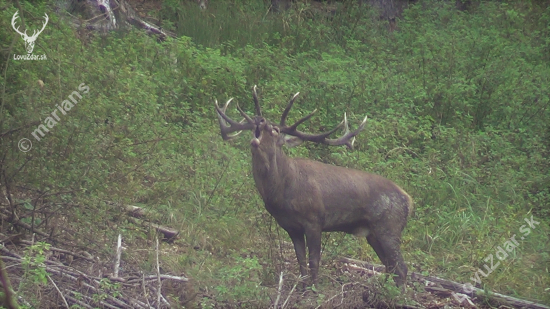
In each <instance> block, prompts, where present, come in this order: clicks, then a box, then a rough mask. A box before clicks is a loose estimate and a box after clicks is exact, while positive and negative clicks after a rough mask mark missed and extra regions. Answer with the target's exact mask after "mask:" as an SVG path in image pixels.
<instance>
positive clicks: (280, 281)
mask: <svg viewBox="0 0 550 309" xmlns="http://www.w3.org/2000/svg"><path fill="white" fill-rule="evenodd" d="M282 289H283V272H281V275H279V289H278V290H277V298H276V299H275V304H273V308H274V309H277V306H278V305H279V299H281V290H282Z"/></svg>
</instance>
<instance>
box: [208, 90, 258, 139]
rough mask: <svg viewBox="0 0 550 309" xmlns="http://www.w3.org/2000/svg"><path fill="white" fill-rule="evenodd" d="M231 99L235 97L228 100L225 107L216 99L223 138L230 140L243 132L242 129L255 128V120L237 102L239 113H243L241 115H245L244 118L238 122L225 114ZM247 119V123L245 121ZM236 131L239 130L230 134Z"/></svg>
mask: <svg viewBox="0 0 550 309" xmlns="http://www.w3.org/2000/svg"><path fill="white" fill-rule="evenodd" d="M231 100H233V98H231V99H229V100H227V102H225V105H224V106H223V108H220V106H219V105H218V100H216V111H217V112H218V113H217V114H218V120H219V122H220V130H221V133H222V138H223V139H224V140H230V139H232V138H234V137H236V136H237V135H239V134H241V132H242V131H245V130H253V129H254V122H253V121H252V118H250V117H249V116H248V115H247V114H245V113H244V112H243V110H242V109H241V108H240V107H239V105H238V104H237V109H238V110H239V113H241V115H242V116H243V117H244V118H243V120H241V121H240V122H237V121H235V120H233V119H231V118H229V117H228V116H227V115H226V114H225V111H226V110H227V107H228V106H229V103H231ZM245 120H246V121H247V122H246V123H244V121H245ZM236 131H238V132H237V133H235V134H233V135H229V134H230V133H233V132H236Z"/></svg>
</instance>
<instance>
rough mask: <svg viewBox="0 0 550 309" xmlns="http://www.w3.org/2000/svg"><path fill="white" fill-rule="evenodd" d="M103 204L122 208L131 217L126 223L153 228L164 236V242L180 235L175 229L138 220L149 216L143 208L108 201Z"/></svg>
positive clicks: (148, 212)
mask: <svg viewBox="0 0 550 309" xmlns="http://www.w3.org/2000/svg"><path fill="white" fill-rule="evenodd" d="M105 203H107V204H108V205H114V206H122V207H123V208H124V211H126V214H128V215H129V216H130V217H132V218H128V221H130V222H132V223H134V224H136V225H148V226H150V227H152V228H154V229H155V230H157V232H159V233H161V234H162V235H163V236H164V239H166V240H173V239H175V238H176V237H177V236H178V234H179V233H180V232H179V231H178V230H175V229H172V228H169V227H166V226H162V225H158V224H155V223H150V222H144V221H142V220H139V219H143V218H145V217H147V216H148V215H150V214H151V212H150V211H148V210H146V209H144V208H141V207H138V206H132V205H121V204H119V203H115V202H110V201H106V202H105Z"/></svg>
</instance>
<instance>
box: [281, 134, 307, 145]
mask: <svg viewBox="0 0 550 309" xmlns="http://www.w3.org/2000/svg"><path fill="white" fill-rule="evenodd" d="M303 142H304V141H303V140H302V139H301V138H299V137H296V136H292V135H285V137H284V144H285V145H286V146H287V147H289V148H292V147H296V146H299V145H301V144H302V143H303Z"/></svg>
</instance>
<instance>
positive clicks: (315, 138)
mask: <svg viewBox="0 0 550 309" xmlns="http://www.w3.org/2000/svg"><path fill="white" fill-rule="evenodd" d="M311 115H312V114H310V115H308V116H306V117H304V118H302V119H300V121H301V122H303V121H302V120H304V119H305V120H307V119H308V118H309V117H311ZM305 120H304V121H305ZM301 122H300V123H301ZM366 122H367V117H365V118H364V119H363V121H362V122H361V124H360V125H359V127H358V128H357V129H355V130H354V131H350V130H349V125H348V118H347V115H346V114H345V113H344V120H342V122H340V123H339V124H338V125H337V126H336V127H335V128H334V129H332V130H330V131H327V132H324V133H320V134H308V133H303V132H300V131H298V130H296V126H297V125H296V124H295V125H293V126H291V127H283V128H281V132H283V133H285V134H288V135H292V136H296V137H298V138H300V139H302V140H304V141H310V142H314V143H320V144H326V145H331V146H340V145H346V146H347V147H348V148H349V149H353V144H354V142H355V136H356V135H357V134H359V132H361V131H362V130H363V129H364V128H365V124H366ZM342 126H344V135H342V136H341V137H339V138H337V139H327V137H328V136H330V135H331V134H333V133H334V132H336V131H337V130H338V129H340V128H341V127H342Z"/></svg>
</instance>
